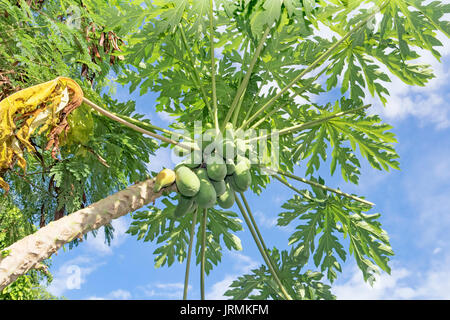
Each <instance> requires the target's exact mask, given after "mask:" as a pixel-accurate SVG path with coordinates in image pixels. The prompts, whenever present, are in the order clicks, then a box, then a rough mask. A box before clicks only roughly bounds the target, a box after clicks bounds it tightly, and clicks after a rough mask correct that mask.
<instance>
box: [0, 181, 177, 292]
mask: <svg viewBox="0 0 450 320" xmlns="http://www.w3.org/2000/svg"><path fill="white" fill-rule="evenodd" d="M153 184H154V180H153V179H149V180H146V181H144V182H140V183H137V184H135V185H132V186H130V187H128V188H127V189H125V190H122V191H119V192H117V193H115V194H113V195H111V196H109V197H106V198H105V199H102V200H100V201H98V202H96V203H93V204H91V205H90V206H88V207H86V208H84V209H81V210H78V211H76V212H74V213H72V214H70V215H68V216H66V217H64V218H61V219H59V220H58V221H53V222H51V223H49V224H48V225H47V226H45V227H44V228H41V229H39V230H38V231H37V232H35V233H33V234H31V235H29V236H27V237H25V238H23V239H21V240H19V241H17V242H15V243H14V244H12V245H11V246H9V247H7V248H5V249H3V250H1V252H2V253H3V255H6V256H5V257H3V258H2V256H3V255H2V254H0V291H1V290H3V289H4V288H5V287H6V286H7V285H9V284H10V283H12V282H13V281H14V280H16V279H17V278H18V277H19V276H21V275H23V274H25V273H26V272H28V271H29V270H30V269H33V268H37V267H38V266H40V262H41V261H43V260H45V259H47V258H49V257H50V256H51V255H52V254H54V253H55V252H56V251H58V249H59V248H61V247H62V246H63V245H64V244H66V243H68V242H71V241H73V240H74V239H76V238H81V237H82V236H83V235H84V234H86V233H87V232H89V231H92V230H95V229H98V228H100V227H101V226H104V225H106V224H108V223H110V222H111V221H112V220H113V219H117V218H119V217H121V216H123V215H126V214H127V213H130V212H133V211H135V210H137V209H139V208H141V207H143V206H145V205H146V204H148V203H150V202H153V201H155V200H156V199H157V198H159V197H160V196H161V195H162V192H172V191H176V185H175V184H173V185H172V186H170V187H167V188H163V189H162V190H161V191H160V192H157V193H155V192H153Z"/></svg>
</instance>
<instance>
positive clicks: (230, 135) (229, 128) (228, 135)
mask: <svg viewBox="0 0 450 320" xmlns="http://www.w3.org/2000/svg"><path fill="white" fill-rule="evenodd" d="M224 138H225V139H231V140H235V134H234V126H233V124H232V123H231V122H228V123H227V124H226V126H225V133H224Z"/></svg>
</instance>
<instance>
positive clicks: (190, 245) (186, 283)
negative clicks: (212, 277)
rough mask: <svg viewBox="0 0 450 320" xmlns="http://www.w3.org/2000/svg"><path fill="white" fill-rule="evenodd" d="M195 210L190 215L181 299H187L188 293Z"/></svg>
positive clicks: (196, 210)
mask: <svg viewBox="0 0 450 320" xmlns="http://www.w3.org/2000/svg"><path fill="white" fill-rule="evenodd" d="M197 212H198V208H197V209H195V211H194V216H193V217H192V225H191V232H190V233H189V249H188V255H187V259H186V273H185V275H184V290H183V300H186V299H187V294H188V287H189V269H190V267H191V257H192V247H193V243H194V233H195V226H196V224H197Z"/></svg>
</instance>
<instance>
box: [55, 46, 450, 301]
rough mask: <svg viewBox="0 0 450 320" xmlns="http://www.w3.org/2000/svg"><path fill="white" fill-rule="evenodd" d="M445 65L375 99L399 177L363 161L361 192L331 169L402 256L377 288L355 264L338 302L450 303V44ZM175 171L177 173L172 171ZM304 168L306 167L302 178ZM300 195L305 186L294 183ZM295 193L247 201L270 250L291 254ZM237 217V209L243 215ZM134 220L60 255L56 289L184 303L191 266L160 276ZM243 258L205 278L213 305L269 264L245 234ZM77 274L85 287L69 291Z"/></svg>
mask: <svg viewBox="0 0 450 320" xmlns="http://www.w3.org/2000/svg"><path fill="white" fill-rule="evenodd" d="M444 42H445V46H444V48H443V49H442V50H441V52H442V53H443V55H444V58H443V59H442V63H438V62H437V61H435V60H433V58H432V57H430V55H428V54H427V55H424V56H423V58H422V60H421V61H422V62H425V63H430V64H431V65H432V66H433V69H434V71H435V74H436V78H435V79H433V80H432V81H431V82H430V84H429V85H428V86H426V87H425V88H417V87H408V86H406V85H404V84H402V83H401V82H400V81H399V80H396V79H394V78H392V80H393V82H392V83H391V84H390V85H389V86H388V88H389V90H390V93H391V96H390V98H389V103H388V105H387V106H386V107H384V108H383V107H382V106H381V105H380V104H379V103H378V102H377V101H376V100H375V99H371V98H368V99H367V102H369V103H373V105H374V106H373V107H372V108H371V109H370V111H371V112H374V113H378V114H380V115H381V117H382V118H383V120H385V121H386V122H388V123H390V124H392V125H393V126H394V129H393V132H394V133H395V134H396V136H397V139H398V141H399V143H398V144H397V145H396V149H397V152H398V153H399V154H400V165H401V170H400V171H390V172H380V171H377V170H375V169H372V168H371V167H370V166H369V165H368V164H367V162H365V161H362V169H361V172H362V175H361V178H360V184H359V185H358V186H355V185H352V184H347V183H345V182H344V181H343V180H342V178H341V177H340V176H339V175H335V176H334V177H331V178H329V174H328V171H329V167H327V166H322V168H321V171H320V174H321V175H322V176H323V177H325V178H326V181H327V184H328V185H330V186H332V187H340V188H341V189H342V190H344V191H346V192H349V193H356V194H358V195H364V196H365V197H366V198H367V199H368V200H370V201H372V202H375V203H376V207H375V208H374V209H373V210H372V211H371V212H372V213H375V212H380V213H381V214H382V216H381V218H380V220H381V222H382V225H383V228H384V229H385V230H386V231H387V232H388V234H389V236H390V239H391V245H392V247H393V249H394V252H395V256H394V257H393V258H392V261H391V264H390V265H391V268H392V274H391V275H387V274H381V276H380V277H378V279H377V281H376V282H375V284H374V286H373V287H370V286H369V285H368V284H366V283H364V281H363V279H362V274H361V272H360V271H359V270H358V269H357V267H356V265H355V263H354V260H353V259H352V258H349V259H348V260H347V262H346V263H344V264H343V272H342V273H341V274H339V275H338V280H337V281H336V282H335V283H334V284H333V289H332V291H333V293H334V294H336V295H337V298H338V299H361V298H362V299H450V269H449V268H448V265H449V263H450V250H449V249H450V247H449V244H450V241H449V240H450V236H449V232H448V230H449V228H450V183H449V181H450V161H449V159H450V139H449V138H450V103H449V101H450V90H449V89H450V84H448V83H449V80H450V74H449V66H450V43H449V41H448V40H445V41H444ZM115 97H116V98H118V99H120V100H126V99H133V100H136V102H137V111H138V112H139V113H145V114H147V115H148V117H149V119H151V120H152V122H153V123H155V124H157V125H161V126H166V125H167V124H168V123H169V122H170V117H168V116H167V115H164V114H163V115H161V114H156V113H155V112H154V108H153V106H154V103H153V102H154V99H155V95H154V94H151V93H150V94H147V95H145V96H142V97H139V96H138V94H136V93H134V94H132V95H131V96H130V95H129V94H128V90H127V89H126V88H121V87H118V88H117V93H116V95H115ZM170 161H171V157H170V153H169V151H167V150H161V151H158V153H157V154H156V155H155V156H154V157H152V159H151V162H150V163H149V168H150V169H151V170H154V171H157V170H159V169H161V168H162V167H163V166H166V167H170ZM172 165H173V164H172ZM303 170H304V168H299V169H298V173H301V172H302V171H303ZM295 185H296V186H297V187H299V188H305V186H303V185H301V184H299V183H295ZM292 195H293V193H292V192H291V191H290V190H289V189H286V188H285V187H283V186H282V185H280V184H279V183H277V182H273V183H272V184H271V185H270V186H269V187H268V188H267V189H266V190H265V191H264V192H263V193H262V194H261V196H260V197H256V196H253V195H250V194H249V202H250V205H251V206H252V208H253V210H254V213H255V216H256V220H257V223H258V225H259V226H260V229H261V232H262V233H263V236H264V238H265V239H266V242H267V243H268V246H269V247H271V246H274V245H275V246H277V247H279V248H281V249H282V248H286V247H287V242H288V237H289V234H290V232H291V231H292V228H290V227H286V228H279V227H275V224H276V218H277V214H278V213H279V212H281V211H282V209H281V208H280V206H281V205H282V204H283V203H284V202H285V201H286V200H287V199H289V198H290V197H291V196H292ZM235 211H236V212H237V210H235ZM130 221H131V219H130V218H129V216H125V217H122V218H120V219H118V220H115V221H113V226H114V227H115V229H116V233H115V238H114V240H113V241H112V244H111V246H107V245H106V244H105V243H104V237H103V235H102V232H99V235H98V236H97V237H96V238H94V237H93V236H92V235H89V239H88V240H87V241H85V242H83V243H81V244H80V246H79V247H77V248H75V249H73V250H66V251H63V250H60V252H59V253H58V255H54V256H53V257H52V267H51V272H52V273H53V275H54V281H53V283H52V284H51V285H50V287H49V290H50V291H51V292H52V293H53V294H56V295H63V296H65V297H67V298H69V299H180V298H182V291H183V281H184V270H185V265H184V264H179V263H174V265H173V266H172V267H170V268H167V267H162V268H160V269H155V268H154V266H153V264H154V262H153V259H154V256H153V251H154V250H155V245H154V244H153V243H148V242H146V243H144V242H142V241H137V240H136V238H135V237H132V236H130V235H128V234H125V231H126V230H127V228H128V225H129V223H130ZM237 235H238V236H239V237H240V238H241V240H242V243H243V247H244V249H243V251H240V252H228V251H227V250H226V249H225V251H224V255H223V258H222V264H220V265H219V266H218V267H215V269H214V270H213V271H212V272H211V273H210V275H209V276H208V277H207V279H206V286H207V290H206V297H207V298H208V299H221V298H224V297H223V293H224V292H225V291H226V289H227V287H228V285H229V284H230V283H231V282H232V281H233V279H235V278H236V277H237V276H239V275H241V274H243V273H245V272H248V271H249V270H251V269H252V268H255V267H257V266H259V265H260V264H261V263H262V258H261V257H260V255H259V252H258V250H257V248H256V246H255V244H254V243H253V240H252V238H251V236H250V233H249V232H248V230H247V228H246V227H244V231H243V232H239V233H238V234H237ZM77 272H79V275H80V279H81V283H79V285H77V283H76V282H71V281H70V279H71V276H73V275H74V274H77ZM199 278H200V277H199V268H198V266H195V265H194V264H192V266H191V277H190V279H191V281H190V284H191V286H190V293H189V298H192V299H199V297H200V288H199Z"/></svg>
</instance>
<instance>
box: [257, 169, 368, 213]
mask: <svg viewBox="0 0 450 320" xmlns="http://www.w3.org/2000/svg"><path fill="white" fill-rule="evenodd" d="M263 169H264V170H267V171H268V172H271V173H273V174H281V175H282V176H286V177H289V178H291V179H294V180H297V181H300V182H303V183H306V184H309V185H310V186H313V187H316V188H320V189H322V190H326V191H330V192H333V193H336V194H338V195H340V196H344V197H346V198H349V199H352V200H355V201H358V202H361V203H364V204H366V205H369V206H375V204H374V203H372V202H370V201H367V200H364V199H361V198H358V197H356V196H353V195H351V194H348V193H345V192H342V191H341V190H338V189H334V188H330V187H327V186H324V185H323V184H320V183H318V182H315V181H311V180H308V179H305V178H301V177H298V176H296V175H293V174H291V173H288V172H283V171H281V170H273V169H270V168H266V167H264V168H263Z"/></svg>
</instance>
